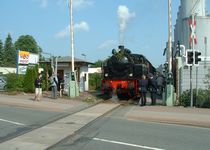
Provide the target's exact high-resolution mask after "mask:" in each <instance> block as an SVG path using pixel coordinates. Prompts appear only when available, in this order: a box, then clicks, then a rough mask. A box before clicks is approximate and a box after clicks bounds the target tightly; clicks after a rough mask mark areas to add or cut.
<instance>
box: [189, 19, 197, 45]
mask: <svg viewBox="0 0 210 150" xmlns="http://www.w3.org/2000/svg"><path fill="white" fill-rule="evenodd" d="M188 23H189V26H190V38H189V43H190V45H191V44H192V42H193V40H194V44H197V38H196V34H195V28H196V20H192V18H190V19H189V20H188Z"/></svg>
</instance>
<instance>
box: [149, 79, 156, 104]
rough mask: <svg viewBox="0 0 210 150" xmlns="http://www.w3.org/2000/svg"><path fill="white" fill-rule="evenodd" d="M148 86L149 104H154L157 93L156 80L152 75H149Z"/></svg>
mask: <svg viewBox="0 0 210 150" xmlns="http://www.w3.org/2000/svg"><path fill="white" fill-rule="evenodd" d="M149 88H150V93H151V105H155V104H156V94H157V80H156V79H155V78H154V76H153V75H150V77H149Z"/></svg>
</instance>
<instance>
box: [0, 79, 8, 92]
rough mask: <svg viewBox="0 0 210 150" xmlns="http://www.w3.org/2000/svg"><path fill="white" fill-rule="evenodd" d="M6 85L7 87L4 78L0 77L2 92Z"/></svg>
mask: <svg viewBox="0 0 210 150" xmlns="http://www.w3.org/2000/svg"><path fill="white" fill-rule="evenodd" d="M6 85H7V80H6V77H4V76H0V90H1V91H2V90H3V91H4V90H5V89H6Z"/></svg>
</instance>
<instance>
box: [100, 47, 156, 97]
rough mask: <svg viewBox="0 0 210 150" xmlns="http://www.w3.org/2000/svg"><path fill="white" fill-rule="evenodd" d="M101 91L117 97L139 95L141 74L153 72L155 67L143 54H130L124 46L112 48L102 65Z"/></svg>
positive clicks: (106, 94)
mask: <svg viewBox="0 0 210 150" xmlns="http://www.w3.org/2000/svg"><path fill="white" fill-rule="evenodd" d="M102 71H103V74H102V93H103V94H104V95H105V96H108V97H112V95H113V94H115V93H116V94H117V97H118V98H119V99H123V98H126V99H128V98H134V97H137V96H138V95H139V90H138V80H139V79H141V76H142V75H143V74H144V75H148V74H149V73H151V74H154V73H155V71H156V69H155V68H154V67H153V66H152V64H151V63H150V62H149V61H148V60H147V59H146V57H145V56H144V55H141V54H132V53H131V51H130V50H129V49H127V48H124V46H119V48H118V50H115V49H113V50H112V56H111V57H110V58H108V59H107V61H106V62H105V63H104V65H103V67H102Z"/></svg>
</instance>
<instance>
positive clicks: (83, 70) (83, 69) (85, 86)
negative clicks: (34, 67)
mask: <svg viewBox="0 0 210 150" xmlns="http://www.w3.org/2000/svg"><path fill="white" fill-rule="evenodd" d="M74 61H75V64H74V66H75V72H76V74H77V77H76V79H77V81H78V85H79V91H80V92H84V91H88V90H89V82H88V80H89V76H88V65H89V64H92V63H90V62H87V61H85V60H82V59H78V58H74ZM41 63H45V64H46V63H47V64H48V66H51V61H50V60H46V61H43V62H41ZM57 74H58V76H59V77H60V78H61V79H62V80H64V85H65V87H64V91H65V92H67V90H68V87H69V83H70V75H71V57H70V56H65V57H58V58H57Z"/></svg>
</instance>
